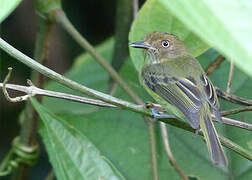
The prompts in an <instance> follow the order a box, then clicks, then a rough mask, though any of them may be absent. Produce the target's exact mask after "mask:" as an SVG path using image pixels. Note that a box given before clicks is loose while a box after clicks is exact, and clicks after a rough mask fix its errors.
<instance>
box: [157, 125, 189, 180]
mask: <svg viewBox="0 0 252 180" xmlns="http://www.w3.org/2000/svg"><path fill="white" fill-rule="evenodd" d="M160 127H161V133H162V139H163V142H164V146H165V151H166V154H167V156H168V157H169V159H170V163H171V165H172V166H173V167H174V168H175V169H176V171H177V172H178V174H179V175H180V176H181V178H182V179H184V180H188V177H187V175H186V174H185V172H184V171H183V169H181V168H180V167H179V165H178V163H177V161H176V159H175V158H174V156H173V154H172V151H171V148H170V145H169V141H168V134H167V131H166V127H165V123H164V122H160Z"/></svg>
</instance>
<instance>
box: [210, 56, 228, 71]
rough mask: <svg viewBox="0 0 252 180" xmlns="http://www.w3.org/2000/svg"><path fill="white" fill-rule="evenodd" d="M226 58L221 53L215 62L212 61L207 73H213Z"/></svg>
mask: <svg viewBox="0 0 252 180" xmlns="http://www.w3.org/2000/svg"><path fill="white" fill-rule="evenodd" d="M224 60H225V57H224V56H222V55H219V56H218V57H217V58H216V59H215V60H214V62H212V63H211V64H210V65H209V66H208V67H207V69H206V74H207V75H209V74H211V73H212V72H213V71H214V70H215V69H216V68H218V67H219V66H220V65H221V63H222V62H223V61H224Z"/></svg>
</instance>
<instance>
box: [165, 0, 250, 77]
mask: <svg viewBox="0 0 252 180" xmlns="http://www.w3.org/2000/svg"><path fill="white" fill-rule="evenodd" d="M160 2H162V5H163V6H165V8H167V9H168V10H170V12H172V13H173V14H174V15H175V16H176V17H178V19H180V20H181V22H183V23H184V24H185V25H186V26H187V27H188V28H189V29H190V30H191V31H193V32H194V33H196V34H197V35H198V36H199V37H200V38H202V40H204V41H205V42H207V43H208V44H210V45H211V46H213V47H214V48H216V49H217V50H218V51H220V52H221V53H223V54H224V55H225V56H226V57H228V58H229V59H232V60H233V61H234V63H235V64H236V65H237V66H238V67H239V68H241V69H242V70H243V71H244V72H246V73H247V74H249V75H250V76H252V71H251V69H252V45H251V41H252V36H251V32H252V24H251V23H250V22H251V17H252V11H251V9H252V3H251V1H250V0H240V1H239V0H222V1H220V0H211V1H198V0H176V1H173V0H170V1H168V0H160ZM160 18H162V17H160Z"/></svg>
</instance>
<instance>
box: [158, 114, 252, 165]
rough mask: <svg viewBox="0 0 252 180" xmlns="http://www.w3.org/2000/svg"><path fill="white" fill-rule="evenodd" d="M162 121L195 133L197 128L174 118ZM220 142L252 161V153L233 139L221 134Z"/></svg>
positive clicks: (200, 133)
mask: <svg viewBox="0 0 252 180" xmlns="http://www.w3.org/2000/svg"><path fill="white" fill-rule="evenodd" d="M160 121H163V122H164V123H167V124H170V125H172V126H176V127H178V128H181V129H184V130H186V131H189V132H192V133H195V129H193V128H192V127H191V126H190V125H189V124H188V123H186V122H183V121H174V120H173V119H160ZM198 134H199V135H200V136H203V134H202V132H199V133H198ZM219 139H220V142H221V144H222V145H223V146H225V147H227V148H229V149H231V150H233V151H235V152H236V153H237V154H240V155H241V156H243V157H245V158H246V159H248V160H250V161H252V153H251V152H250V151H248V150H246V149H244V148H243V147H241V146H239V145H238V144H236V143H234V142H232V141H231V140H229V139H227V138H225V137H222V136H219Z"/></svg>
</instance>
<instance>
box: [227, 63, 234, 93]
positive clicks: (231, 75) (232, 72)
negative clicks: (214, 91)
mask: <svg viewBox="0 0 252 180" xmlns="http://www.w3.org/2000/svg"><path fill="white" fill-rule="evenodd" d="M233 75H234V62H233V61H231V63H230V69H229V75H228V83H227V89H226V92H227V93H230V87H231V84H232V79H233Z"/></svg>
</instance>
